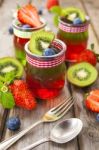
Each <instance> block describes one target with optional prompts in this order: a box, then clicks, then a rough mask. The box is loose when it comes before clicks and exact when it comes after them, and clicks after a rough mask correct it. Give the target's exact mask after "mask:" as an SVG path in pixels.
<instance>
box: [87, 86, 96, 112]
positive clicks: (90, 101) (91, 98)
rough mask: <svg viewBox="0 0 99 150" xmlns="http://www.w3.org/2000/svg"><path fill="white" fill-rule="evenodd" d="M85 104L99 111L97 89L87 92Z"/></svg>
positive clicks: (94, 110)
mask: <svg viewBox="0 0 99 150" xmlns="http://www.w3.org/2000/svg"><path fill="white" fill-rule="evenodd" d="M85 106H86V107H87V108H88V109H89V110H91V111H93V112H99V89H95V90H92V91H91V92H90V93H89V94H88V96H87V97H86V100H85Z"/></svg>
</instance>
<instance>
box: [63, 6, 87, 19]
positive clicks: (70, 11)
mask: <svg viewBox="0 0 99 150" xmlns="http://www.w3.org/2000/svg"><path fill="white" fill-rule="evenodd" d="M69 15H71V18H68V17H69ZM61 16H66V17H67V18H68V19H70V20H71V21H73V19H74V17H79V18H80V19H81V20H82V22H84V21H85V16H86V15H85V13H84V12H82V11H81V10H80V9H79V8H76V7H69V8H64V9H63V10H62V13H61Z"/></svg>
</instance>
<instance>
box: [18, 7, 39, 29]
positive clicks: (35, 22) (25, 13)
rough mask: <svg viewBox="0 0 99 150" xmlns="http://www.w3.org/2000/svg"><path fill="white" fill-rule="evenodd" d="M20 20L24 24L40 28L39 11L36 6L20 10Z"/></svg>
mask: <svg viewBox="0 0 99 150" xmlns="http://www.w3.org/2000/svg"><path fill="white" fill-rule="evenodd" d="M17 17H18V20H19V21H20V22H21V23H23V24H28V25H30V26H32V27H40V26H41V22H40V19H39V15H38V11H37V9H36V8H35V6H32V5H31V4H27V5H25V6H23V7H21V8H20V9H19V10H18V16H17Z"/></svg>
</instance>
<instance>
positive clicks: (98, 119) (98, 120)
mask: <svg viewBox="0 0 99 150" xmlns="http://www.w3.org/2000/svg"><path fill="white" fill-rule="evenodd" d="M96 120H97V122H99V113H98V114H97V115H96Z"/></svg>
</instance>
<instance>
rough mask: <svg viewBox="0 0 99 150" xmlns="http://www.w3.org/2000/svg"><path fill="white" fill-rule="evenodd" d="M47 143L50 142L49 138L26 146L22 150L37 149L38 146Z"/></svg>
mask: <svg viewBox="0 0 99 150" xmlns="http://www.w3.org/2000/svg"><path fill="white" fill-rule="evenodd" d="M49 141H50V138H43V139H41V140H39V141H37V142H35V143H33V144H31V145H29V146H27V147H26V148H23V149H22V150H31V149H32V148H34V147H37V146H38V145H40V144H42V143H45V142H49Z"/></svg>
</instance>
